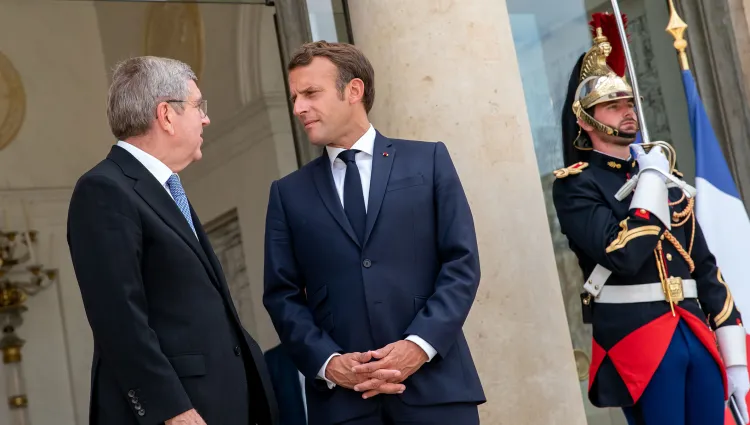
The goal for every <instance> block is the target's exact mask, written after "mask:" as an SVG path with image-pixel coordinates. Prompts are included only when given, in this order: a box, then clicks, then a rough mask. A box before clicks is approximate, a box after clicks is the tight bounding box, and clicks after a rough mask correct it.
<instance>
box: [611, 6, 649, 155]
mask: <svg viewBox="0 0 750 425" xmlns="http://www.w3.org/2000/svg"><path fill="white" fill-rule="evenodd" d="M612 10H614V14H615V20H616V21H617V29H618V30H619V31H618V32H619V33H620V40H622V48H623V50H624V51H625V62H626V63H627V65H628V76H629V77H630V85H631V86H632V87H633V97H634V99H633V100H634V101H635V112H636V113H637V114H638V126H639V128H640V131H641V138H642V139H643V143H650V142H651V138H650V137H649V135H648V129H647V128H646V117H645V116H644V114H643V104H642V102H641V93H640V90H639V89H638V78H637V77H636V75H635V66H634V65H633V57H632V56H631V55H630V46H629V45H628V36H627V34H625V24H624V23H623V22H622V13H620V5H619V4H618V3H617V0H612Z"/></svg>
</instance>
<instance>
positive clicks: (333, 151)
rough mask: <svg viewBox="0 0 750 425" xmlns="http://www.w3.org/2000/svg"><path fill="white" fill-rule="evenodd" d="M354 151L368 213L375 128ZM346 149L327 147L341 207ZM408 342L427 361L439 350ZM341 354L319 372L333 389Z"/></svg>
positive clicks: (419, 341) (417, 341)
mask: <svg viewBox="0 0 750 425" xmlns="http://www.w3.org/2000/svg"><path fill="white" fill-rule="evenodd" d="M351 148H352V149H357V150H359V151H360V152H357V154H356V155H355V156H354V161H355V162H356V163H357V168H358V169H359V178H360V180H361V181H362V195H364V198H365V212H366V211H367V206H368V201H369V198H370V178H371V176H372V155H373V150H374V149H375V128H374V127H373V126H372V124H370V128H368V129H367V131H366V132H365V134H363V135H362V137H360V138H359V140H357V142H356V143H354V145H352V147H351ZM344 150H346V149H342V148H332V147H330V146H326V152H327V153H328V159H329V160H330V161H331V173H332V174H333V183H334V184H335V185H336V192H338V194H339V200H340V201H341V206H344V178H345V177H346V163H344V161H343V160H342V159H341V158H339V157H338V156H339V154H340V153H341V152H343V151H344ZM406 339H407V340H408V341H412V342H413V343H415V344H417V345H418V346H419V347H420V348H422V350H424V352H425V353H426V354H427V361H428V362H429V361H430V360H432V358H433V357H435V354H437V350H435V348H434V347H433V346H432V345H430V344H429V343H428V342H427V341H425V340H424V339H422V338H420V337H419V336H417V335H409V336H408V337H406ZM339 355H340V354H339V353H333V354H331V356H330V357H328V360H326V362H325V363H323V367H321V368H320V371H319V372H318V378H320V379H324V380H325V381H326V382H327V383H328V388H333V387H334V386H335V384H334V383H333V382H331V381H330V380H328V379H327V378H326V377H325V372H326V367H327V366H328V362H330V361H331V359H332V358H333V357H334V356H339Z"/></svg>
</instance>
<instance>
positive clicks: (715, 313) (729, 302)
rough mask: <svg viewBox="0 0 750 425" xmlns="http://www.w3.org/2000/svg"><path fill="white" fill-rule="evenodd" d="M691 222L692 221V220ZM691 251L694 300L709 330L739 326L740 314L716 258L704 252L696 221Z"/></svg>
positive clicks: (705, 247)
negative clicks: (695, 292) (699, 305)
mask: <svg viewBox="0 0 750 425" xmlns="http://www.w3.org/2000/svg"><path fill="white" fill-rule="evenodd" d="M692 220H695V216H693V218H692ZM693 240H694V242H693V251H692V253H691V257H692V258H693V262H694V263H695V270H693V273H692V275H693V279H695V281H696V283H697V284H698V299H699V300H700V303H701V308H702V309H703V311H704V312H705V313H706V315H707V317H708V319H709V323H710V325H711V328H712V329H714V330H716V329H717V328H719V327H722V326H728V325H730V326H731V325H738V324H740V323H741V320H742V318H741V316H740V312H739V311H738V310H737V308H736V307H735V305H734V298H732V293H731V292H730V291H729V287H728V286H727V284H726V282H725V281H724V276H722V275H721V270H719V267H718V266H717V265H716V258H715V257H714V255H713V254H712V253H711V251H710V250H709V249H708V245H707V244H706V239H705V237H704V236H703V231H702V230H701V227H700V225H699V224H698V222H697V221H696V223H695V235H694V239H693Z"/></svg>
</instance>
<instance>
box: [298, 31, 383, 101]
mask: <svg viewBox="0 0 750 425" xmlns="http://www.w3.org/2000/svg"><path fill="white" fill-rule="evenodd" d="M316 57H323V58H326V59H328V60H330V61H331V62H333V64H334V65H336V69H338V72H339V75H338V78H337V79H336V88H337V89H338V91H339V96H341V97H342V98H343V95H344V88H346V85H347V84H349V82H350V81H352V80H353V79H355V78H359V79H360V80H362V82H364V83H365V93H364V95H363V96H362V103H363V104H364V106H365V111H366V112H368V113H369V112H370V109H372V104H373V102H374V101H375V71H374V70H373V69H372V65H371V64H370V61H369V60H367V58H366V57H365V55H364V54H363V53H362V52H361V51H360V50H359V49H358V48H356V47H354V45H352V44H347V43H328V42H326V41H316V42H313V43H306V44H303V45H302V46H301V47H300V48H299V49H297V51H296V52H294V55H292V59H291V60H290V61H289V65H288V66H287V69H288V70H289V71H291V70H293V69H295V68H298V67H300V66H307V65H310V63H312V61H313V59H314V58H316Z"/></svg>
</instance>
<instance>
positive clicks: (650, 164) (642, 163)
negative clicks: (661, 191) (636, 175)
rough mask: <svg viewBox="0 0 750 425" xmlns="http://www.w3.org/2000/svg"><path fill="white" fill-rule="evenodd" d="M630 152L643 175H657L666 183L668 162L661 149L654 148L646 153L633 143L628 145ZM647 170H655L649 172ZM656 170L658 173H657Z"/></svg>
mask: <svg viewBox="0 0 750 425" xmlns="http://www.w3.org/2000/svg"><path fill="white" fill-rule="evenodd" d="M630 150H631V152H632V153H633V156H634V157H635V160H636V161H638V167H639V168H640V169H641V170H643V172H644V173H655V174H658V175H659V176H660V177H661V179H662V180H663V181H664V182H666V181H667V175H669V174H670V173H669V160H668V159H667V157H666V156H665V155H664V152H662V150H661V147H659V146H654V147H653V148H652V149H651V150H650V151H649V152H648V153H646V151H644V150H643V146H641V145H639V144H637V143H634V144H632V145H630ZM649 168H652V169H653V168H655V169H656V170H651V169H649ZM657 170H658V171H657Z"/></svg>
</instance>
